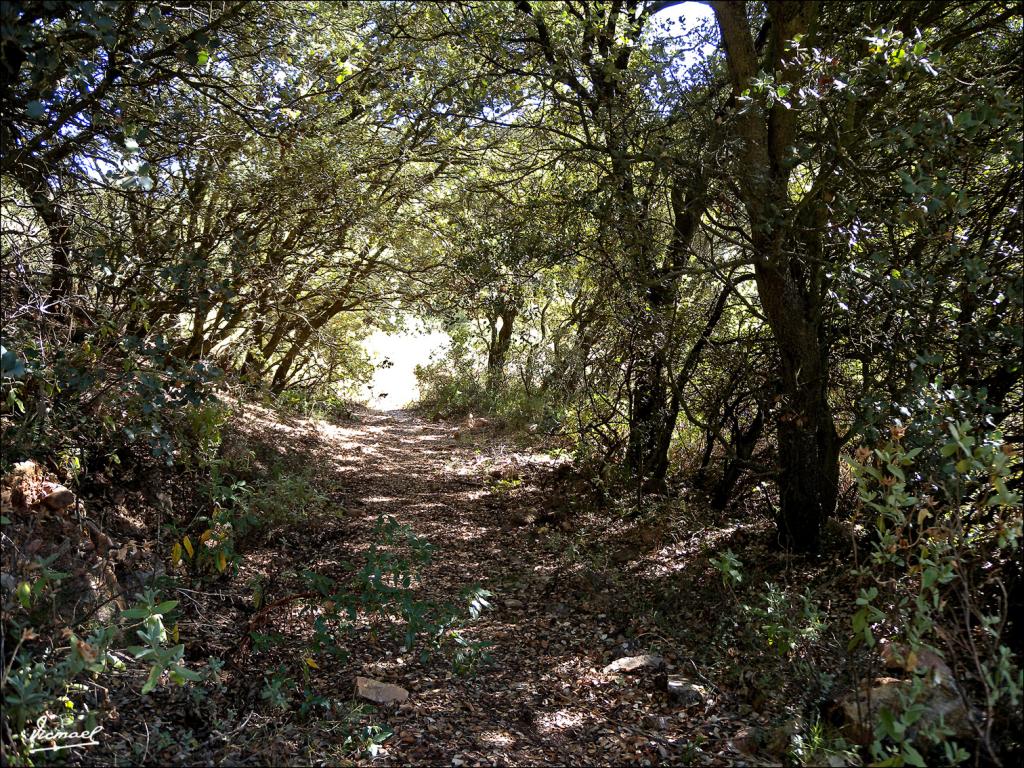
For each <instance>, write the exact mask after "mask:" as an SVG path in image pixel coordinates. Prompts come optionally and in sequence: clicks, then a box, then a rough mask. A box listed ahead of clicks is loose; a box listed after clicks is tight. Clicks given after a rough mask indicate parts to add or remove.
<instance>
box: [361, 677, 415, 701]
mask: <svg viewBox="0 0 1024 768" xmlns="http://www.w3.org/2000/svg"><path fill="white" fill-rule="evenodd" d="M356 695H357V696H359V697H360V698H363V699H366V700H367V701H372V702H373V703H374V704H394V703H395V702H400V701H405V700H406V699H408V698H409V692H408V691H407V690H405V688H402V687H401V686H398V685H392V684H391V683H382V682H380V681H379V680H372V679H370V678H369V677H358V676H357V677H356Z"/></svg>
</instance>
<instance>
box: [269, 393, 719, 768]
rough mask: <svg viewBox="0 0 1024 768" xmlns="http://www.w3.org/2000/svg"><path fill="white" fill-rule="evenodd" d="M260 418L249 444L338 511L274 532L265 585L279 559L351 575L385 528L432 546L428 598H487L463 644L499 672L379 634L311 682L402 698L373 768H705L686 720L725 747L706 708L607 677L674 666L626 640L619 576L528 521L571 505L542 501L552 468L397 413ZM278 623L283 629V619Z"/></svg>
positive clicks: (283, 748) (656, 643)
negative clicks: (394, 688)
mask: <svg viewBox="0 0 1024 768" xmlns="http://www.w3.org/2000/svg"><path fill="white" fill-rule="evenodd" d="M250 415H252V416H253V418H252V419H250V430H251V431H250V436H251V437H252V438H253V439H255V440H259V441H261V442H263V443H264V444H268V445H272V446H276V447H277V449H278V451H279V452H281V453H282V454H283V455H290V456H291V458H292V459H293V460H295V459H296V457H298V459H299V461H300V462H301V463H302V464H304V465H305V466H307V467H308V468H309V469H310V470H311V472H312V474H313V477H314V478H315V483H316V484H317V485H318V486H319V488H320V491H321V492H322V493H323V494H324V495H325V496H326V497H327V498H328V499H330V502H331V503H330V504H329V505H328V506H329V507H330V508H331V510H332V511H331V512H330V513H328V514H326V515H322V516H320V517H317V518H315V519H311V520H309V521H308V522H305V523H301V524H299V525H296V526H294V527H292V528H291V529H290V530H288V529H285V530H283V531H281V532H280V533H279V534H278V533H275V534H274V535H273V537H271V539H270V540H268V541H267V542H266V548H265V550H263V551H262V552H257V553H253V557H252V558H251V559H252V561H253V562H254V563H256V564H257V565H258V564H260V563H261V562H262V563H264V566H265V567H264V568H263V572H264V573H266V572H268V571H269V570H270V569H271V565H272V561H273V560H274V559H275V558H276V559H280V558H281V557H284V558H286V559H287V560H288V562H290V564H291V565H292V566H293V567H298V566H302V565H305V566H308V567H314V568H317V569H324V570H328V571H329V570H331V567H332V566H335V565H336V564H337V563H338V562H339V561H340V559H341V556H342V555H344V558H345V559H348V558H350V557H351V558H352V561H356V560H357V559H358V557H359V553H360V552H363V551H365V547H366V545H367V544H368V542H369V541H370V540H371V539H372V537H373V530H374V526H375V524H376V522H377V520H378V519H379V517H380V516H381V515H389V516H393V517H394V518H395V519H396V520H397V521H398V522H399V523H401V524H403V525H407V526H409V527H410V528H411V529H412V530H413V531H414V532H415V533H416V534H417V535H418V536H421V537H424V538H425V539H427V540H428V541H429V542H430V543H431V544H432V545H433V547H434V554H433V559H432V561H431V562H430V563H429V565H427V566H426V568H425V569H424V571H423V572H422V574H421V576H422V590H421V592H422V595H423V598H424V599H429V600H434V601H437V602H444V601H456V602H457V601H458V600H459V594H460V591H461V590H463V589H465V588H467V587H470V586H480V587H483V588H485V589H487V590H489V591H490V592H491V593H492V594H493V597H492V598H491V603H492V607H491V608H490V609H489V610H486V611H485V612H484V613H483V614H482V615H481V616H479V618H477V619H476V620H474V621H468V622H467V623H465V624H464V625H463V627H462V629H461V632H462V636H463V637H464V638H465V640H466V641H467V642H486V643H489V644H490V645H489V648H488V653H489V655H490V658H491V663H490V664H489V665H485V666H481V667H479V668H477V669H476V670H474V671H473V672H471V673H470V674H457V671H458V670H456V669H453V664H452V659H451V654H450V653H449V654H434V655H433V656H431V657H430V659H428V660H427V661H425V662H423V661H421V660H420V658H419V657H418V656H417V655H416V654H410V653H407V652H403V650H402V649H401V647H400V645H399V644H398V643H397V641H389V640H388V639H386V638H383V637H380V638H378V637H377V636H375V633H372V632H371V633H365V634H363V635H362V636H359V637H356V638H355V642H353V643H352V645H351V646H350V651H351V653H352V656H351V658H350V660H349V662H348V663H347V664H345V665H344V666H343V667H340V668H337V669H333V670H327V669H323V668H321V670H320V671H318V672H317V673H315V675H314V682H315V683H317V684H318V687H320V688H326V689H329V690H334V691H337V692H338V693H339V694H344V693H345V692H347V691H351V690H352V685H353V680H354V676H355V675H364V676H367V677H372V678H374V679H377V680H381V681H385V682H389V683H394V684H397V685H400V686H403V687H404V688H406V689H407V690H408V691H409V692H410V698H409V700H408V701H407V702H405V703H404V704H401V705H397V706H396V705H390V706H386V707H381V708H379V709H378V710H377V711H376V712H375V713H373V714H372V717H370V720H369V721H373V722H377V723H383V724H387V725H388V726H389V727H390V728H392V729H393V730H394V736H393V737H392V738H390V739H389V740H387V741H386V742H385V743H384V746H383V749H382V750H381V752H380V754H379V755H378V756H377V757H376V758H375V759H374V760H373V762H374V764H381V763H383V764H406V763H421V764H423V763H425V764H444V765H478V764H479V765H494V764H499V765H506V764H508V765H540V764H554V765H562V764H566V763H578V762H586V763H600V764H622V763H632V764H658V763H663V762H676V763H678V762H681V761H683V762H692V761H694V760H695V759H697V756H698V755H700V754H701V753H700V752H699V750H697V751H694V750H695V747H694V745H693V740H694V737H695V730H694V727H693V722H694V720H701V722H702V723H704V730H705V731H707V733H706V734H705V736H704V737H702V738H711V739H712V740H714V739H715V736H716V732H717V728H716V727H714V726H713V723H714V721H715V719H712V721H711V722H712V726H707V723H706V722H704V720H703V715H704V714H705V711H704V709H705V708H704V706H703V705H701V707H700V711H699V712H698V711H695V710H694V708H693V706H689V707H687V706H683V705H680V704H679V703H678V702H672V701H669V699H668V697H667V696H666V695H665V694H664V693H662V692H660V691H659V690H657V687H656V685H655V682H654V680H653V675H638V676H632V675H631V676H623V675H606V674H602V669H603V668H604V667H605V665H607V664H608V663H609V661H611V660H614V659H617V658H620V657H623V656H629V655H636V654H641V653H647V652H651V651H659V652H665V656H666V658H667V661H668V668H669V672H672V671H673V670H675V669H676V667H677V664H676V663H677V662H678V664H680V665H681V664H682V661H681V660H680V659H678V658H677V657H676V656H675V655H674V653H672V649H666V648H665V647H664V643H661V642H660V638H658V637H657V635H656V634H655V633H651V634H649V635H647V636H644V634H643V633H642V632H641V633H639V636H638V633H637V631H636V628H635V627H631V628H626V627H625V626H623V622H624V621H628V619H627V618H624V617H628V616H629V615H631V614H634V612H635V610H637V609H639V606H636V605H628V604H625V603H626V602H627V601H628V600H630V599H631V598H629V597H627V596H625V595H623V594H619V593H617V591H616V587H615V584H616V581H615V579H614V576H609V569H611V570H612V571H614V570H615V567H614V565H613V564H609V563H605V566H607V567H606V568H600V567H596V566H595V564H594V563H592V562H587V561H586V560H585V558H582V557H581V558H579V559H578V561H573V560H571V559H568V560H567V558H566V550H567V548H568V549H570V550H571V537H570V536H569V535H568V534H566V533H563V532H562V531H559V530H557V529H556V530H551V529H549V528H547V527H541V528H539V529H538V527H537V526H535V525H524V524H521V521H522V520H523V519H524V518H525V519H532V518H535V517H536V516H537V515H543V513H544V512H545V506H546V505H547V504H549V503H556V502H557V503H564V501H565V500H564V499H559V498H557V492H556V491H554V490H545V487H546V486H545V484H544V482H543V478H544V476H545V475H547V474H549V473H550V472H551V471H552V470H553V468H554V467H556V466H557V463H556V462H554V461H553V460H552V459H551V457H549V456H546V455H544V454H540V453H536V452H531V451H530V450H529V449H522V448H518V449H517V448H516V447H515V446H513V445H511V444H509V443H508V442H507V441H505V440H502V439H500V438H498V437H495V436H494V435H492V434H491V433H490V432H489V431H487V430H486V429H484V430H477V431H473V430H467V429H466V428H465V426H462V427H461V428H460V427H458V426H455V425H447V424H435V423H430V422H427V421H424V420H422V419H420V418H418V417H416V416H414V415H413V414H411V413H409V412H404V411H392V412H386V413H382V412H373V411H367V412H362V413H360V414H358V415H357V418H356V420H355V421H353V422H351V423H341V424H331V423H327V422H324V421H318V420H313V419H307V420H302V419H296V420H292V421H290V422H288V423H287V424H282V423H275V422H274V419H273V418H267V419H265V420H262V421H261V419H260V417H259V416H257V415H254V414H250ZM335 505H340V507H342V508H343V509H344V512H343V513H342V514H338V513H337V512H336V511H333V510H335V509H336V507H335ZM277 567H278V570H280V565H278V566H277ZM271 597H273V596H272V595H268V596H267V598H268V599H270V598H271ZM463 606H465V602H463ZM463 613H464V615H465V611H463ZM278 620H279V626H280V627H281V628H282V631H284V632H288V628H289V615H282V616H279V617H278ZM666 650H667V651H668V652H666ZM253 693H254V694H255V693H256V691H255V688H254V689H253ZM708 703H710V702H708ZM369 721H368V722H369ZM266 722H267V723H270V722H271V719H270V718H268V719H267V721H266ZM279 738H280V739H281V742H282V743H280V744H278V745H277V747H276V748H275V749H273V750H271V752H272V753H273V754H275V755H276V756H278V757H280V758H282V759H284V760H294V759H295V750H299V751H300V752H304V753H305V754H306V755H313V754H320V755H323V754H324V752H323V749H322V747H323V745H322V744H319V745H318V744H317V743H316V741H317V738H319V737H318V736H317V735H315V734H307V735H306V741H307V743H306V746H305V747H304V748H303V747H302V746H301V745H298V744H296V743H295V737H294V735H292V736H287V735H286V734H284V733H282V734H279ZM323 738H328V737H327V736H326V731H325V733H324V735H323ZM723 741H724V740H723ZM698 762H700V760H698Z"/></svg>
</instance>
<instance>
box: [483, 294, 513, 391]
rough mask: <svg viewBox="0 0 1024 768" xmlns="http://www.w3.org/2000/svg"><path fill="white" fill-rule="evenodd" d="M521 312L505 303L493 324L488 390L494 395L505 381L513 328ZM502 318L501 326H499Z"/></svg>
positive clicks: (488, 351)
mask: <svg viewBox="0 0 1024 768" xmlns="http://www.w3.org/2000/svg"><path fill="white" fill-rule="evenodd" d="M518 314H519V312H518V311H517V310H516V308H515V307H511V306H508V305H505V306H503V307H502V309H501V312H499V313H498V315H497V317H496V318H494V319H493V320H492V321H491V323H490V325H491V339H490V343H489V344H488V346H487V391H488V392H489V393H490V394H491V395H492V396H493V395H495V394H496V393H497V392H498V390H499V389H500V388H501V385H502V384H503V383H504V381H505V361H506V359H507V358H508V351H509V348H510V347H511V346H512V329H513V326H514V323H515V321H516V316H517V315H518ZM498 320H501V328H498V327H497V325H498Z"/></svg>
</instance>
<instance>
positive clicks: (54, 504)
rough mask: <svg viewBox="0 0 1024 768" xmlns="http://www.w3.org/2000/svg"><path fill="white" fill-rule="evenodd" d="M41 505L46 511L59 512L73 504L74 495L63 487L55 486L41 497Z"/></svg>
mask: <svg viewBox="0 0 1024 768" xmlns="http://www.w3.org/2000/svg"><path fill="white" fill-rule="evenodd" d="M42 503H43V506H45V507H46V508H47V509H52V510H53V511H54V512H60V511H61V510H62V509H67V508H68V507H70V506H71V505H72V504H74V503H75V494H73V493H72V492H71V491H69V490H68V489H67V488H65V487H64V486H63V485H55V486H54V489H53V490H52V491H51V492H50V493H48V494H46V496H44V497H43V499H42Z"/></svg>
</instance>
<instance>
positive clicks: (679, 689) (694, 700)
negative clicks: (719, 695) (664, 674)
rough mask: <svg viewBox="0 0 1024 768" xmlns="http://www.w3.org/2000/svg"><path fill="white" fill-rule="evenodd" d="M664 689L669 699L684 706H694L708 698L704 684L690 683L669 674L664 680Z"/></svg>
mask: <svg viewBox="0 0 1024 768" xmlns="http://www.w3.org/2000/svg"><path fill="white" fill-rule="evenodd" d="M665 691H666V693H668V696H669V698H670V699H672V700H673V701H674V702H676V703H677V704H682V705H683V706H684V707H696V706H699V705H701V704H704V703H705V701H707V698H708V692H707V689H705V688H704V686H701V685H696V684H694V683H691V682H690V681H689V680H687V679H685V678H682V677H677V676H676V675H669V676H668V678H667V679H666V681H665Z"/></svg>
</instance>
